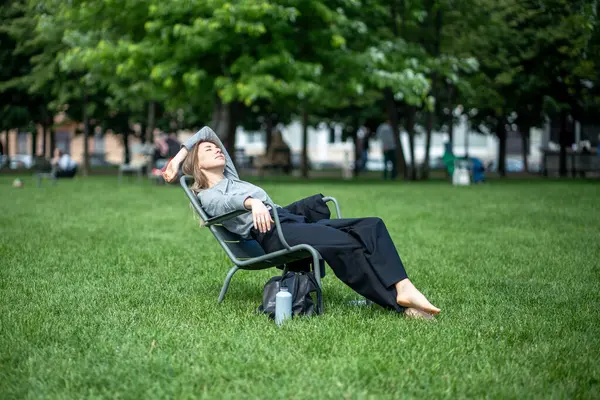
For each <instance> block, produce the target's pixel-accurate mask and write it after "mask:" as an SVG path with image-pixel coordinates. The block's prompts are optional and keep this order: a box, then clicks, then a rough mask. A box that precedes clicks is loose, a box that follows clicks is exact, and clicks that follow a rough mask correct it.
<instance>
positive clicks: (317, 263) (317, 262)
mask: <svg viewBox="0 0 600 400" xmlns="http://www.w3.org/2000/svg"><path fill="white" fill-rule="evenodd" d="M311 253H313V252H311ZM315 253H316V252H315ZM315 253H313V255H312V256H313V272H314V273H315V279H316V281H317V286H318V288H317V314H318V315H321V314H323V285H322V284H321V258H320V257H319V256H318V254H315ZM324 266H325V265H324V264H323V267H324Z"/></svg>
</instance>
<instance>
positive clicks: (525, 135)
mask: <svg viewBox="0 0 600 400" xmlns="http://www.w3.org/2000/svg"><path fill="white" fill-rule="evenodd" d="M530 129H531V128H530V127H529V125H528V124H522V125H519V131H520V133H521V152H522V155H523V167H524V168H525V172H527V173H529V162H528V160H527V155H528V154H529V130H530Z"/></svg>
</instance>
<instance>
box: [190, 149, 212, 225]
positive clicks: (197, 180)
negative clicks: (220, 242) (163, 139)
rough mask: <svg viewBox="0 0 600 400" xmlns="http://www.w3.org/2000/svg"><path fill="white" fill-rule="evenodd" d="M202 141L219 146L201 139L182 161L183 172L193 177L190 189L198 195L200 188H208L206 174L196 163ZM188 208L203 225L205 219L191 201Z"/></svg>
mask: <svg viewBox="0 0 600 400" xmlns="http://www.w3.org/2000/svg"><path fill="white" fill-rule="evenodd" d="M204 142H208V143H212V144H214V145H215V146H217V147H220V146H219V145H218V144H217V143H215V142H213V141H212V140H201V141H199V142H198V143H196V145H195V146H194V148H193V149H192V152H191V153H190V154H188V155H187V157H186V158H185V160H184V161H183V166H182V169H183V173H184V174H185V175H191V176H192V177H193V178H194V183H192V186H190V190H191V191H192V192H194V193H195V194H196V195H198V193H200V192H201V191H202V190H205V189H208V179H207V178H206V175H204V172H202V169H201V168H200V166H199V165H198V153H199V152H200V150H199V149H200V144H201V143H204ZM190 208H191V209H192V213H193V218H194V219H198V222H199V223H200V226H201V227H204V226H205V221H203V220H202V218H200V216H199V215H198V214H197V213H196V212H195V211H194V207H193V205H192V203H190Z"/></svg>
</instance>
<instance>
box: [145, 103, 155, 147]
mask: <svg viewBox="0 0 600 400" xmlns="http://www.w3.org/2000/svg"><path fill="white" fill-rule="evenodd" d="M154 128H156V101H154V100H152V101H150V103H149V104H148V125H147V126H146V143H152V142H153V139H154Z"/></svg>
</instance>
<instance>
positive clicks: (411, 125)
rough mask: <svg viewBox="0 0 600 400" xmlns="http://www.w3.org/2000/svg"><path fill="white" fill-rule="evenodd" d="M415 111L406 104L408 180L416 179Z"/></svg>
mask: <svg viewBox="0 0 600 400" xmlns="http://www.w3.org/2000/svg"><path fill="white" fill-rule="evenodd" d="M415 113H416V110H415V108H414V107H413V106H408V111H407V113H406V132H408V146H409V151H410V164H411V165H410V180H411V181H416V180H417V160H415Z"/></svg>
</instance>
